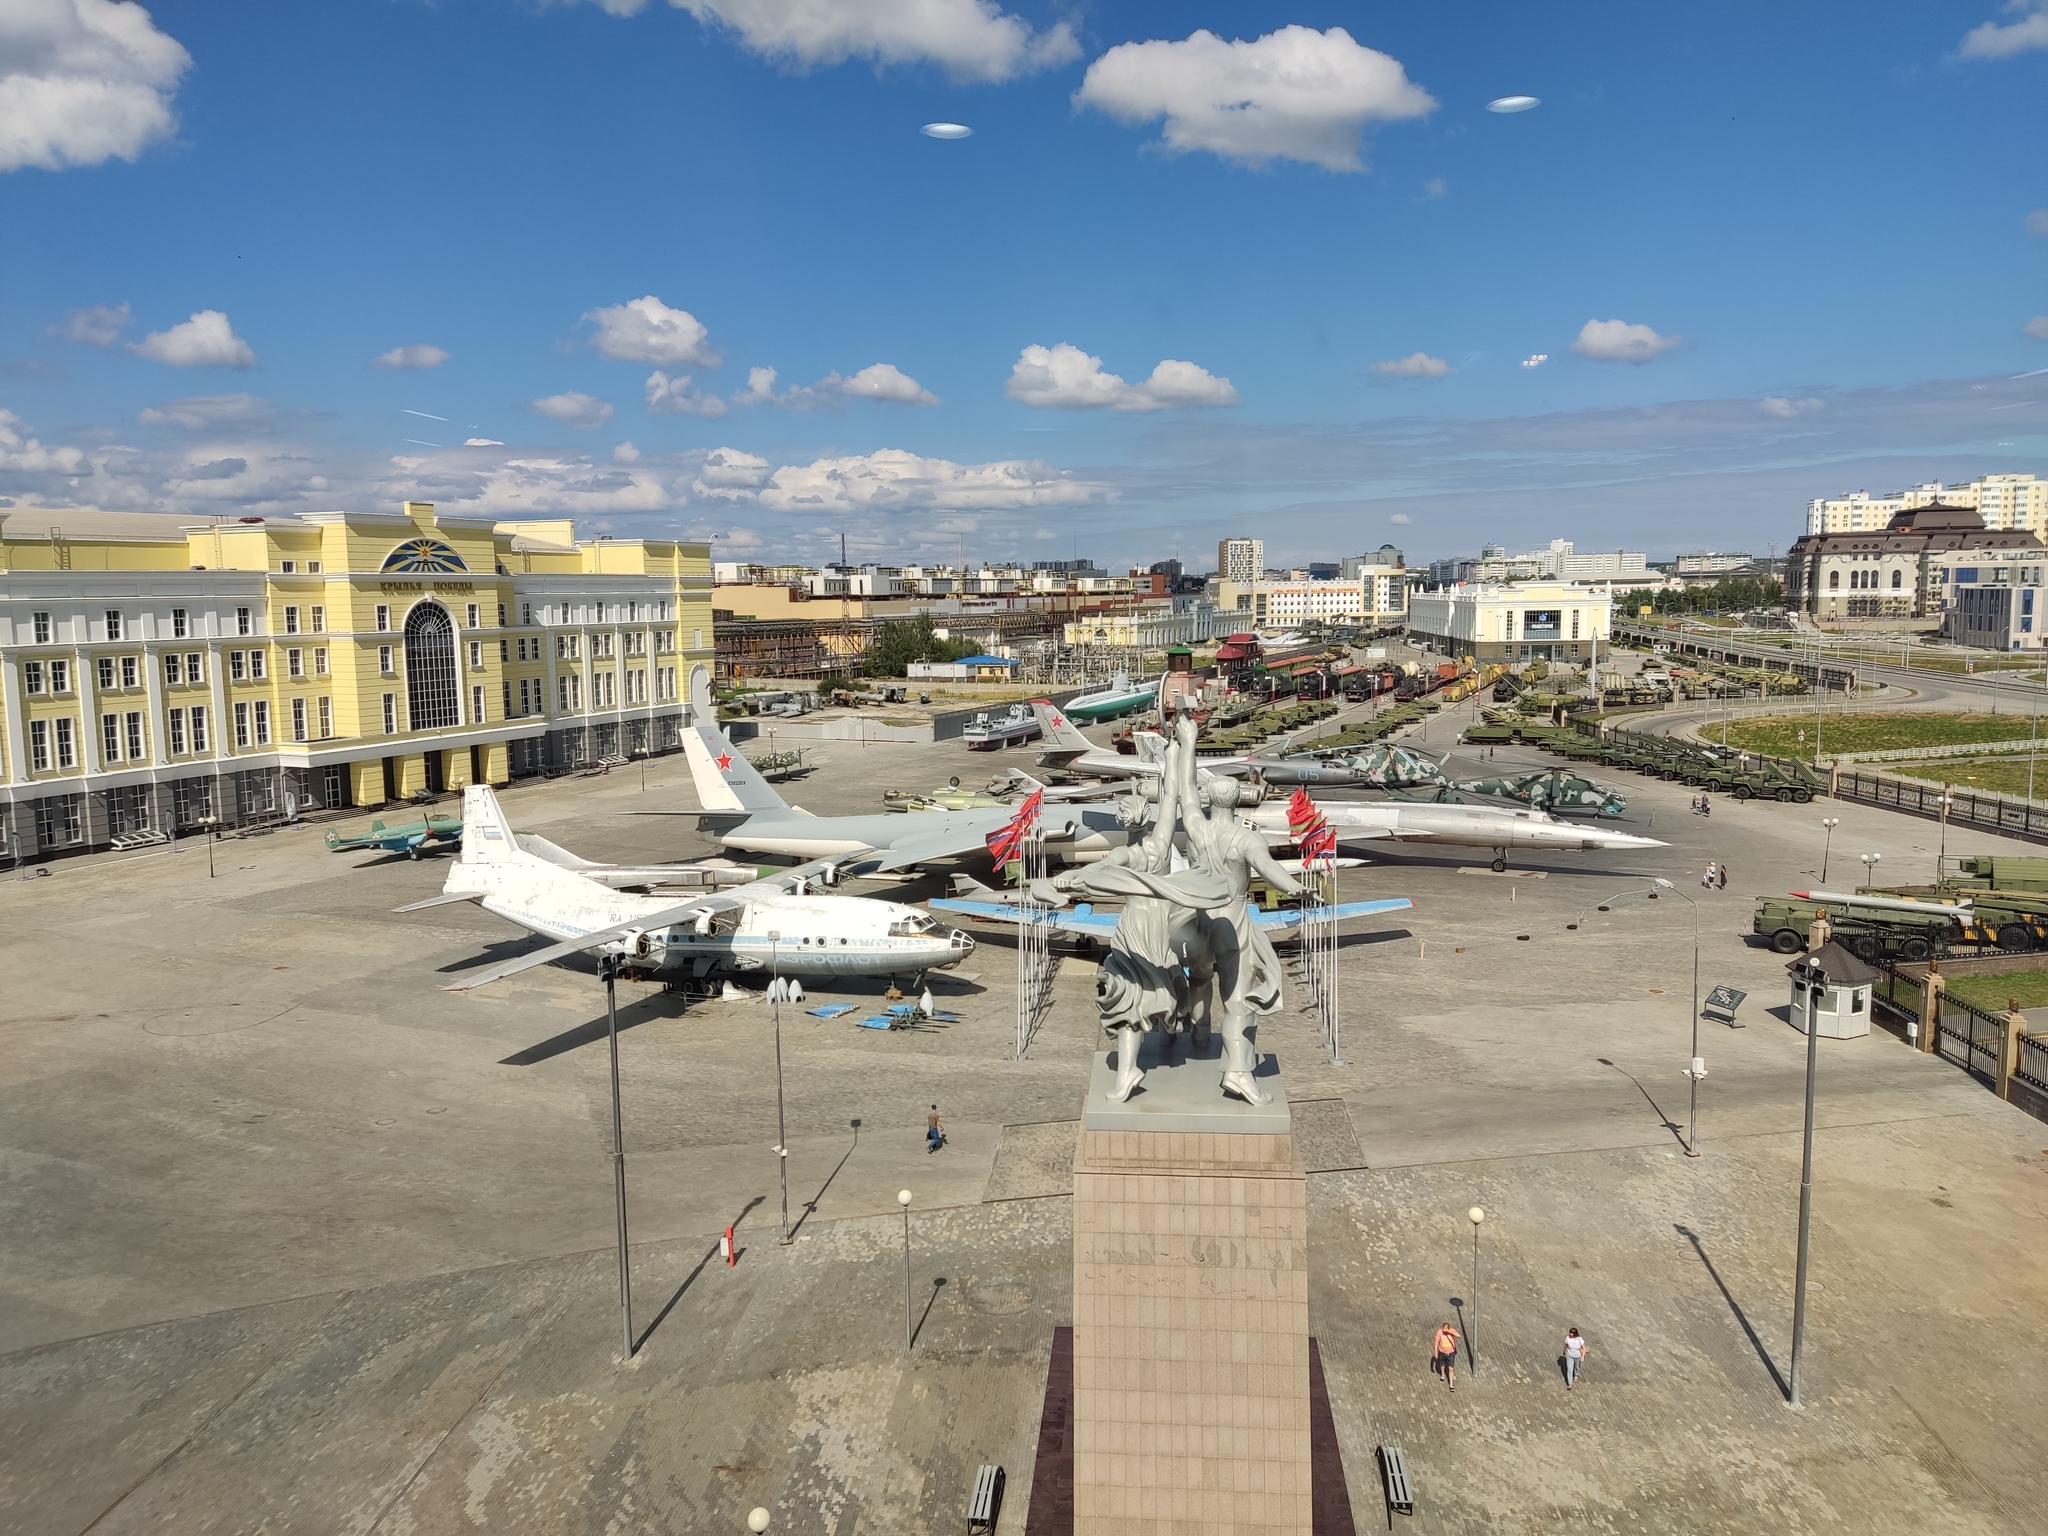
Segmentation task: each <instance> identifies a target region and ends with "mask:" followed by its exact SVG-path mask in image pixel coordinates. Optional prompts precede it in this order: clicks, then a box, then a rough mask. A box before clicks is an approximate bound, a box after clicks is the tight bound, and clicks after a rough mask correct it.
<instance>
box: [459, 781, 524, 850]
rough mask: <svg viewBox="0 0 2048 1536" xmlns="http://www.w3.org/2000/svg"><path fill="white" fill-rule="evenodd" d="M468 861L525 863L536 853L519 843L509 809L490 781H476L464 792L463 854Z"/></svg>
mask: <svg viewBox="0 0 2048 1536" xmlns="http://www.w3.org/2000/svg"><path fill="white" fill-rule="evenodd" d="M461 862H462V863H464V864H524V863H531V862H534V859H533V855H532V854H530V853H528V852H526V851H525V850H524V849H522V848H521V847H520V846H519V840H518V839H517V838H516V837H515V836H514V835H513V832H512V823H511V822H509V821H507V820H506V819H505V808H504V807H503V806H501V805H499V804H498V796H497V793H496V791H494V790H493V789H492V788H491V787H490V786H489V785H488V784H472V785H470V786H469V787H468V788H467V789H465V790H464V791H463V792H462V857H461Z"/></svg>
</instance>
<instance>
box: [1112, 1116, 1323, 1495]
mask: <svg viewBox="0 0 2048 1536" xmlns="http://www.w3.org/2000/svg"><path fill="white" fill-rule="evenodd" d="M1209 1081H1210V1083H1212V1084H1213V1082H1214V1078H1213V1076H1212V1077H1210V1079H1209ZM1211 1091H1212V1092H1213V1089H1212V1090H1211ZM1284 1103H1285V1101H1284V1099H1283V1100H1282V1101H1281V1105H1280V1114H1281V1115H1282V1116H1284V1115H1285V1109H1284ZM1093 1111H1094V1105H1093V1101H1092V1099H1091V1103H1090V1114H1089V1116H1088V1117H1087V1119H1085V1120H1084V1122H1083V1129H1082V1132H1081V1142H1080V1149H1079V1152H1078V1154H1077V1156H1076V1158H1075V1163H1074V1343H1073V1348H1074V1375H1073V1381H1074V1531H1075V1536H1109V1533H1111V1532H1115V1533H1117V1536H1283V1533H1284V1536H1309V1532H1310V1530H1311V1522H1312V1513H1311V1502H1310V1477H1309V1343H1308V1199H1307V1188H1308V1186H1307V1181H1306V1179H1305V1178H1304V1176H1303V1172H1302V1167H1301V1162H1300V1160H1299V1158H1298V1157H1297V1156H1296V1153H1295V1150H1294V1137H1293V1135H1292V1134H1291V1132H1290V1133H1286V1134H1243V1133H1228V1132H1209V1131H1182V1130H1144V1131H1132V1130H1102V1129H1095V1128H1092V1127H1091V1125H1090V1123H1089V1122H1091V1121H1095V1120H1097V1119H1098V1118H1099V1117H1098V1116H1097V1115H1096V1114H1095V1113H1094V1112H1093ZM1100 1118H1108V1117H1106V1116H1105V1117H1100ZM1261 1119H1262V1123H1264V1124H1266V1125H1271V1124H1272V1123H1273V1122H1272V1119H1271V1116H1270V1112H1269V1114H1268V1115H1267V1116H1265V1117H1261ZM1282 1123H1283V1124H1285V1123H1286V1122H1285V1121H1284V1119H1283V1121H1282Z"/></svg>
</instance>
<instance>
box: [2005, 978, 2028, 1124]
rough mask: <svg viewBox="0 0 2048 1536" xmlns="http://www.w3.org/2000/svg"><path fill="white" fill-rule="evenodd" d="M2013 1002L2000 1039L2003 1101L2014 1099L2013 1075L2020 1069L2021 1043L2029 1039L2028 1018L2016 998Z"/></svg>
mask: <svg viewBox="0 0 2048 1536" xmlns="http://www.w3.org/2000/svg"><path fill="white" fill-rule="evenodd" d="M2012 1001H2013V1004H2014V1006H2013V1007H2011V1008H2008V1009H2007V1010H2006V1012H2005V1013H2004V1015H2003V1016H2002V1019H2001V1022H2002V1023H2003V1024H2004V1025H2005V1028H2004V1030H2003V1031H2002V1032H2001V1033H2000V1034H1999V1037H1998V1096H1999V1097H2000V1098H2001V1099H2010V1098H2011V1097H2012V1075H2013V1073H2015V1072H2017V1071H2019V1069H2020V1042H2021V1041H2022V1040H2024V1039H2026V1038H2027V1016H2026V1015H2025V1014H2024V1013H2021V1012H2020V1010H2019V1007H2018V1001H2019V1000H2018V999H2017V998H2015V999H2013V1000H2012Z"/></svg>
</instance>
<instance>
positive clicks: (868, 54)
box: [597, 0, 1081, 81]
mask: <svg viewBox="0 0 2048 1536" xmlns="http://www.w3.org/2000/svg"><path fill="white" fill-rule="evenodd" d="M597 3H598V4H599V5H601V6H603V8H604V9H605V10H607V11H610V12H611V13H612V14H613V15H615V16H630V15H633V14H634V13H636V12H638V11H639V10H641V9H642V8H643V6H644V5H645V0H597ZM669 4H670V5H672V6H674V7H675V8H676V9H677V10H682V11H688V12H689V13H690V14H691V15H692V16H694V17H696V18H697V19H698V20H699V21H701V22H703V23H704V24H705V25H706V26H716V27H723V28H725V29H726V30H728V31H730V32H732V33H733V34H734V35H736V36H737V37H738V38H739V40H740V43H741V45H742V46H743V47H745V48H747V49H748V50H749V51H751V52H753V53H758V54H761V55H763V56H764V57H766V58H770V59H774V60H775V61H776V62H778V63H781V64H784V65H787V66H789V67H791V68H794V69H800V70H801V69H811V68H814V67H816V66H818V65H820V64H843V63H845V62H846V61H847V60H848V59H866V60H868V61H870V62H871V63H873V64H876V65H883V64H936V65H938V66H939V67H940V68H942V69H944V70H945V71H946V72H947V73H948V74H950V75H952V76H953V77H954V78H955V79H956V80H989V81H1000V80H1013V79H1015V78H1017V77H1018V76H1019V75H1024V74H1029V73H1031V72H1032V71H1034V70H1040V69H1046V68H1050V67H1051V66H1053V65H1056V64H1064V63H1066V62H1067V61H1068V60H1070V59H1074V58H1078V57H1079V56H1080V52H1081V50H1080V46H1079V45H1078V44H1077V43H1075V41H1074V33H1073V29H1072V28H1071V27H1069V26H1068V25H1067V23H1065V22H1060V23H1058V24H1057V25H1055V26H1053V27H1050V28H1048V29H1047V30H1045V31H1043V32H1040V31H1036V30H1034V29H1033V28H1032V26H1031V25H1030V24H1029V23H1028V22H1025V21H1023V20H1021V19H1019V18H1018V17H1015V16H1012V15H1009V14H1008V13H1007V12H1005V11H1004V10H1003V9H1002V8H1001V7H1000V6H999V5H997V4H995V3H994V0H669Z"/></svg>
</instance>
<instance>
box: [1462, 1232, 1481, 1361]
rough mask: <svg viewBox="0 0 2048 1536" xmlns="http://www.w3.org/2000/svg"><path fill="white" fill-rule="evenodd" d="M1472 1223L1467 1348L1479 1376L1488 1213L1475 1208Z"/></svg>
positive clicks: (1466, 1333)
mask: <svg viewBox="0 0 2048 1536" xmlns="http://www.w3.org/2000/svg"><path fill="white" fill-rule="evenodd" d="M1465 1215H1466V1218H1467V1219H1468V1220H1470V1221H1471V1223H1472V1321H1471V1322H1470V1323H1469V1324H1467V1325H1466V1329H1465V1348H1466V1350H1467V1352H1468V1353H1469V1354H1470V1355H1471V1356H1472V1374H1473V1375H1474V1376H1477V1375H1478V1374H1479V1223H1481V1222H1482V1221H1484V1220H1486V1212H1485V1211H1483V1210H1481V1209H1480V1208H1479V1207H1478V1206H1476V1205H1475V1206H1473V1207H1472V1209H1471V1210H1469V1211H1467V1212H1466V1213H1465Z"/></svg>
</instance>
